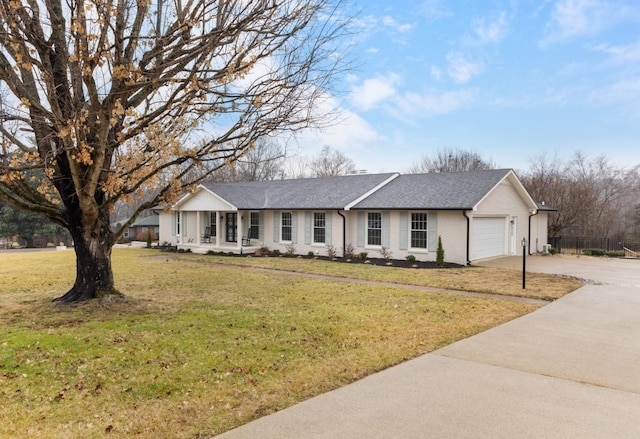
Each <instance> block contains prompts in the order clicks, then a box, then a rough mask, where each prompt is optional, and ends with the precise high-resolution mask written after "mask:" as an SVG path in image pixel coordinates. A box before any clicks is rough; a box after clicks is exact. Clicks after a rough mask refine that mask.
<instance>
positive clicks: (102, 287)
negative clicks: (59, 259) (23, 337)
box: [54, 224, 124, 303]
mask: <svg viewBox="0 0 640 439" xmlns="http://www.w3.org/2000/svg"><path fill="white" fill-rule="evenodd" d="M70 232H71V237H72V238H73V244H74V249H75V252H76V281H75V283H74V284H73V287H72V288H71V289H70V290H69V291H67V293H66V294H64V295H63V296H61V297H58V298H56V299H54V302H60V303H74V302H81V301H84V300H90V299H94V298H102V297H104V296H105V295H117V296H118V297H121V298H122V297H124V296H123V295H122V294H121V293H120V292H119V291H118V290H116V289H115V286H114V280H113V270H112V267H111V248H112V244H111V242H112V240H111V230H110V229H109V226H108V224H104V225H103V226H102V227H99V226H98V227H96V228H95V229H94V230H92V232H91V233H83V231H82V227H75V228H72V229H71V230H70Z"/></svg>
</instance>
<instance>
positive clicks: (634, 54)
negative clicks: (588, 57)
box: [594, 42, 640, 64]
mask: <svg viewBox="0 0 640 439" xmlns="http://www.w3.org/2000/svg"><path fill="white" fill-rule="evenodd" d="M594 50H595V51H597V52H602V53H606V54H607V55H610V56H611V61H613V62H614V63H616V64H634V63H637V62H639V61H640V42H636V43H633V44H628V45H626V46H610V45H608V44H600V45H598V46H596V47H594Z"/></svg>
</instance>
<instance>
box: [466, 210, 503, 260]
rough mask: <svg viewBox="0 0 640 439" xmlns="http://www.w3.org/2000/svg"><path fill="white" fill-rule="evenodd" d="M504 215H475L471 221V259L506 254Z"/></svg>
mask: <svg viewBox="0 0 640 439" xmlns="http://www.w3.org/2000/svg"><path fill="white" fill-rule="evenodd" d="M506 221H507V219H506V218H505V217H480V218H479V217H476V218H473V220H472V221H471V260H477V259H485V258H492V257H495V256H503V255H504V254H506V249H507V238H506Z"/></svg>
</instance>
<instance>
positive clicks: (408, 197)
mask: <svg viewBox="0 0 640 439" xmlns="http://www.w3.org/2000/svg"><path fill="white" fill-rule="evenodd" d="M505 178H509V179H510V181H511V183H512V184H514V186H515V187H516V190H517V191H518V193H519V194H520V196H521V197H523V198H524V199H525V202H526V203H527V204H528V205H530V207H531V208H535V203H534V202H533V200H532V199H531V197H530V196H529V194H528V193H527V191H526V190H525V189H524V187H523V186H522V184H521V183H520V181H519V180H518V178H517V177H516V176H515V173H514V172H513V170H511V169H492V170H487V171H469V172H441V173H429V174H408V175H401V176H399V177H398V178H396V179H395V180H393V181H392V182H391V183H389V184H388V185H386V186H384V187H382V188H381V189H380V190H378V191H376V192H375V193H373V194H372V195H371V196H369V197H367V198H366V199H364V200H362V201H361V202H360V203H357V204H356V205H355V206H353V209H429V210H474V209H475V208H476V207H477V205H478V204H479V203H480V202H481V201H482V200H483V199H484V198H485V197H487V196H488V194H489V193H491V191H492V190H493V189H494V188H495V187H496V186H497V185H499V184H500V183H501V182H502V181H503V180H504V179H505Z"/></svg>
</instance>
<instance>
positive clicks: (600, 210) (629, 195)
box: [521, 152, 640, 237]
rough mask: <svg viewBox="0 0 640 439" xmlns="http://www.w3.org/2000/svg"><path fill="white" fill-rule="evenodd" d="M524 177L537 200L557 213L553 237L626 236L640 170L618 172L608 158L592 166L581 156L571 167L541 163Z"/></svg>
mask: <svg viewBox="0 0 640 439" xmlns="http://www.w3.org/2000/svg"><path fill="white" fill-rule="evenodd" d="M521 177H522V182H523V184H524V185H525V187H526V188H527V190H528V191H529V193H530V194H531V196H532V197H533V198H534V199H535V200H537V201H545V202H546V204H548V205H550V206H552V207H554V208H555V209H557V212H555V213H553V214H551V215H550V217H549V235H550V236H552V237H553V236H559V234H560V233H563V232H566V231H567V230H571V229H572V230H573V233H576V234H579V235H583V236H594V237H610V236H612V235H614V234H618V233H621V232H622V231H623V229H624V228H625V225H624V218H625V217H626V216H627V214H626V210H628V209H632V208H633V206H634V204H635V202H636V201H634V200H636V198H637V194H638V190H639V188H640V179H639V174H638V166H635V167H633V168H624V167H617V166H614V165H612V164H611V163H610V162H609V161H608V160H607V159H606V157H605V156H599V157H596V158H595V159H592V160H589V159H588V158H587V157H586V156H585V155H584V154H582V153H579V152H578V153H576V154H575V155H574V156H573V157H572V158H571V159H570V160H566V161H564V160H562V159H560V158H559V157H557V156H555V157H553V158H552V159H548V158H547V157H546V156H545V155H542V156H539V157H536V158H534V159H533V160H532V161H531V168H530V171H529V173H527V174H524V175H522V176H521Z"/></svg>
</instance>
